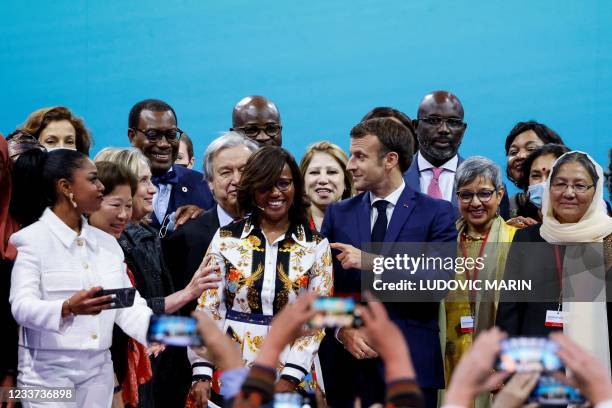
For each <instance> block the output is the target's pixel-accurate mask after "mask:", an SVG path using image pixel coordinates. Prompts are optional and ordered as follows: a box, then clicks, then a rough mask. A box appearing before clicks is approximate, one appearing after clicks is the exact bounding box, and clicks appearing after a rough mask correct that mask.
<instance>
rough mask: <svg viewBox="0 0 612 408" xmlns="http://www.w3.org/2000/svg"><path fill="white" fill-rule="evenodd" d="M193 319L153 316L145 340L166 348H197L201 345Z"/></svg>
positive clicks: (200, 338)
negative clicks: (163, 345)
mask: <svg viewBox="0 0 612 408" xmlns="http://www.w3.org/2000/svg"><path fill="white" fill-rule="evenodd" d="M197 325H198V323H197V321H196V319H194V318H193V317H186V316H170V315H153V316H151V321H150V323H149V331H148V333H147V340H148V341H150V342H157V343H161V344H165V345H167V346H177V347H190V346H194V347H198V346H201V345H203V341H202V337H200V334H199V333H198V330H197Z"/></svg>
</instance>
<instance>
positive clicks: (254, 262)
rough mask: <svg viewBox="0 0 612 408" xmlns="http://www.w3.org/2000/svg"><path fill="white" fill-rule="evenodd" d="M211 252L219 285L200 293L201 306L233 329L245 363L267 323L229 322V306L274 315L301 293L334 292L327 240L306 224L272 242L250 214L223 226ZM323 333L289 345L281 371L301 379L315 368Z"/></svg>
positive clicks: (254, 352) (254, 351)
mask: <svg viewBox="0 0 612 408" xmlns="http://www.w3.org/2000/svg"><path fill="white" fill-rule="evenodd" d="M207 253H208V254H212V255H213V258H212V261H211V262H214V263H216V264H218V265H219V266H220V272H219V273H220V277H221V282H220V285H219V287H218V288H217V289H212V290H207V291H205V292H204V293H203V294H202V296H201V297H200V299H199V300H198V310H203V311H205V312H206V313H208V314H209V315H210V316H211V317H212V318H213V319H214V320H215V321H216V322H217V324H218V326H219V327H220V328H221V329H222V330H223V331H224V332H229V333H231V336H232V338H233V339H234V340H235V341H236V343H237V345H238V347H240V350H241V352H242V358H243V360H244V362H245V364H247V365H248V364H250V363H251V362H252V361H253V360H254V359H255V357H256V355H257V352H258V351H259V348H260V346H261V344H262V342H263V340H264V338H265V337H266V335H267V334H268V331H269V326H268V325H266V324H254V323H252V322H251V321H250V319H240V321H238V320H231V319H230V318H228V316H227V311H228V310H232V311H235V312H241V313H249V314H252V315H253V316H262V315H264V316H271V315H274V314H275V313H276V312H278V311H279V310H280V309H282V307H283V306H284V305H286V304H287V303H289V302H292V301H294V300H295V298H296V297H297V296H298V295H299V294H300V293H302V292H305V291H315V292H317V293H319V294H320V295H321V296H329V295H331V293H332V285H333V279H332V259H331V251H330V247H329V243H328V241H327V239H325V238H323V237H322V236H320V235H319V234H317V233H316V232H314V231H311V230H310V229H309V228H308V227H307V226H304V225H297V226H291V227H290V228H289V230H288V231H287V232H286V233H285V234H284V235H281V236H280V237H278V238H277V239H276V240H275V241H274V242H268V240H267V239H266V237H265V235H264V234H263V232H262V231H261V229H259V228H258V227H256V226H255V225H253V224H252V223H251V220H250V219H249V218H247V219H246V220H243V221H242V222H240V223H234V224H230V225H228V226H226V227H223V228H221V229H219V231H217V233H216V234H215V236H214V238H213V240H212V242H211V244H210V247H209V248H208V251H207ZM232 315H233V316H235V315H237V314H235V313H232ZM322 337H323V332H322V331H321V332H317V333H315V334H314V335H311V336H306V337H301V338H299V339H297V340H296V341H295V342H294V343H293V344H292V345H290V346H288V347H287V348H286V349H285V350H284V351H283V353H282V354H281V358H280V362H281V366H280V367H281V369H280V370H279V374H288V375H291V376H292V377H295V378H297V379H302V378H303V377H304V375H305V373H306V372H308V371H310V368H311V367H312V362H313V359H314V356H315V354H316V353H317V351H318V349H319V344H320V342H321V340H322ZM201 361H202V362H206V360H201ZM192 363H193V361H192Z"/></svg>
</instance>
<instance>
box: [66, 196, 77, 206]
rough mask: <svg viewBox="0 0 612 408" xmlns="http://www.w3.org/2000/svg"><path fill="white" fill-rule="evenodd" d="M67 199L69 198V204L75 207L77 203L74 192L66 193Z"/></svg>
mask: <svg viewBox="0 0 612 408" xmlns="http://www.w3.org/2000/svg"><path fill="white" fill-rule="evenodd" d="M68 199H69V200H70V204H72V206H73V207H74V208H77V203H76V201H74V194H72V193H70V194H69V195H68Z"/></svg>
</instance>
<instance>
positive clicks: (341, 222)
mask: <svg viewBox="0 0 612 408" xmlns="http://www.w3.org/2000/svg"><path fill="white" fill-rule="evenodd" d="M371 210H372V209H371V206H370V196H369V193H367V192H365V193H361V194H359V195H357V196H356V197H353V198H349V199H347V200H344V201H341V202H339V203H335V204H331V205H330V206H328V207H327V210H326V212H325V218H324V220H323V225H322V227H321V233H322V234H323V235H324V236H326V237H327V238H328V239H329V242H341V243H345V244H350V245H352V246H354V247H356V248H362V247H363V243H366V242H370V241H371V227H370V211H371ZM456 240H457V230H456V228H455V217H454V210H453V207H452V205H451V204H450V203H449V202H447V201H444V200H437V199H434V198H431V197H428V196H427V195H425V194H422V193H420V192H418V191H415V190H414V189H412V188H411V187H410V186H408V185H406V187H405V188H404V191H403V192H402V194H401V195H400V197H399V200H398V202H397V205H396V206H395V208H394V210H393V215H392V216H391V220H390V222H389V226H388V228H387V232H386V235H385V242H456ZM334 255H337V252H336V251H334ZM333 258H334V259H333V262H334V292H335V293H336V294H343V293H344V294H354V293H356V292H359V291H360V290H361V271H359V270H356V269H350V270H345V269H343V268H342V266H341V264H340V262H338V260H337V259H336V257H335V256H334V257H333ZM385 306H386V307H387V311H388V312H389V316H390V318H391V319H392V320H393V321H394V322H395V323H396V324H397V325H398V326H399V328H400V330H401V331H402V333H403V335H404V338H405V339H406V341H407V342H408V345H409V347H410V354H411V356H412V360H413V363H414V366H415V369H416V372H417V378H418V381H419V385H420V386H421V387H431V388H443V387H444V367H443V363H442V352H441V349H440V339H439V334H438V333H439V329H438V310H439V304H438V303H387V304H386V305H385Z"/></svg>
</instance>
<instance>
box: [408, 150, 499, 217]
mask: <svg viewBox="0 0 612 408" xmlns="http://www.w3.org/2000/svg"><path fill="white" fill-rule="evenodd" d="M457 158H458V159H459V160H458V161H457V167H459V165H460V164H461V163H463V162H464V161H465V159H464V158H463V157H461V156H459V155H457ZM420 174H421V170H420V169H419V161H418V160H417V155H416V154H415V155H414V156H413V157H412V163H410V167H409V168H408V170H406V172H405V173H404V182H405V183H406V185H408V186H410V187H412V189H414V190H416V191H421V179H420ZM504 189H505V190H506V194H504V197H503V198H502V202H501V204H500V205H499V214H500V215H501V216H502V218H503V219H504V220H507V219H508V218H510V199H509V198H508V189H507V188H506V185H505V184H504ZM451 203H452V204H453V208H454V209H455V215H456V217H457V218H459V206H458V204H457V190H456V189H455V184H454V183H453V194H452V195H451Z"/></svg>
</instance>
